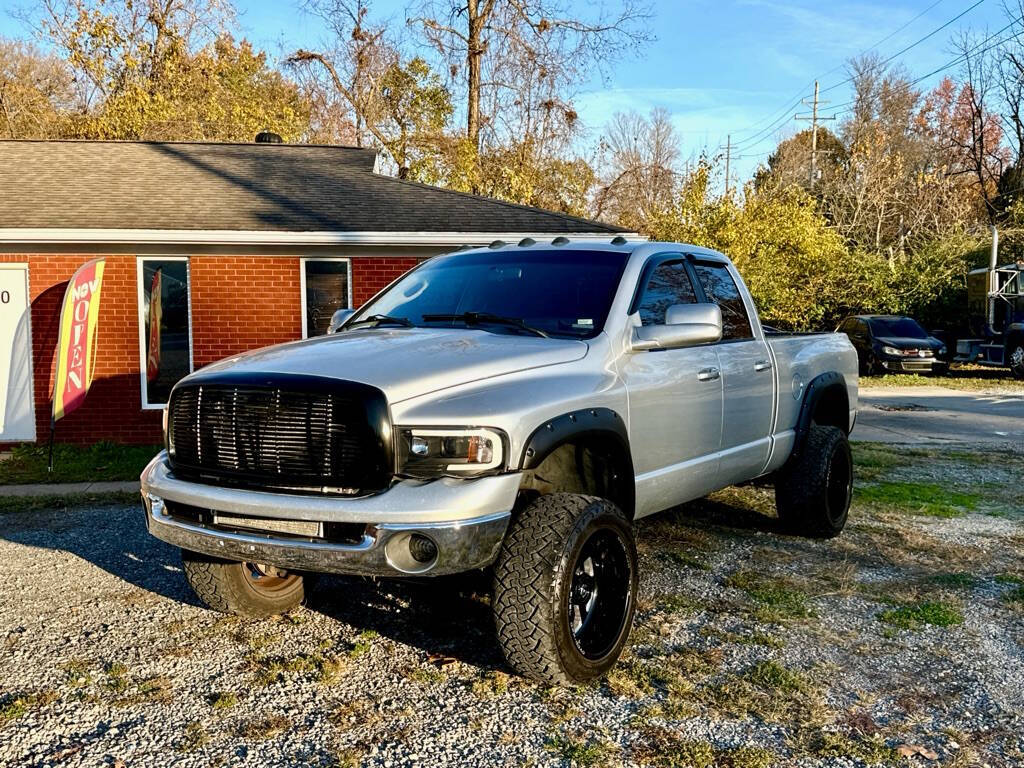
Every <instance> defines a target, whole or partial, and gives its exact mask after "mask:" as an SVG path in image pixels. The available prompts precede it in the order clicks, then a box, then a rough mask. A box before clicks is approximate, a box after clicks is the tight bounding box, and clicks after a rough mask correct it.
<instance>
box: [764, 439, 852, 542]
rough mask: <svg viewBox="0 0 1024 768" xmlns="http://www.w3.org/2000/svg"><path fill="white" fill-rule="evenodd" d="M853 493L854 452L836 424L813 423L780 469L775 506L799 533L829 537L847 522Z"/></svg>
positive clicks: (786, 524)
mask: <svg viewBox="0 0 1024 768" xmlns="http://www.w3.org/2000/svg"><path fill="white" fill-rule="evenodd" d="M852 496H853V455H852V454H851V452H850V442H849V441H848V440H847V439H846V434H845V433H844V432H843V431H842V430H841V429H839V428H838V427H823V426H819V425H817V424H812V425H811V428H810V430H809V431H808V433H807V439H806V440H804V444H803V446H801V448H800V451H799V453H798V454H797V455H796V456H795V457H794V456H791V457H790V458H789V461H787V462H786V464H785V466H783V468H782V469H781V470H779V474H778V477H777V478H776V481H775V507H776V509H777V510H778V513H779V520H781V521H782V524H783V526H785V528H786V529H787V530H789V531H790V532H791V533H795V534H797V535H799V536H810V537H813V538H821V539H830V538H832V537H833V536H838V535H839V534H840V532H841V531H842V530H843V527H844V526H845V525H846V519H847V517H848V516H849V512H850V500H851V498H852Z"/></svg>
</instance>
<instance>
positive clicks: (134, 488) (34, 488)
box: [0, 480, 139, 496]
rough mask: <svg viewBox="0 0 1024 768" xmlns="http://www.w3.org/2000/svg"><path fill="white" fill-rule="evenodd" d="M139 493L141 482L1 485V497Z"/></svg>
mask: <svg viewBox="0 0 1024 768" xmlns="http://www.w3.org/2000/svg"><path fill="white" fill-rule="evenodd" d="M119 492H124V493H138V492H139V481H138V480H128V481H125V482H109V481H108V482H95V483H39V484H33V485H0V496H74V495H77V494H80V493H119Z"/></svg>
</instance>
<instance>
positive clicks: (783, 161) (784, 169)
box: [754, 126, 849, 190]
mask: <svg viewBox="0 0 1024 768" xmlns="http://www.w3.org/2000/svg"><path fill="white" fill-rule="evenodd" d="M812 133H813V131H812V130H811V129H810V128H807V129H805V130H803V131H800V132H799V133H797V134H796V135H794V136H793V137H791V138H789V139H786V140H785V141H782V142H780V143H779V145H778V146H777V147H776V148H775V151H774V152H772V153H771V154H770V155H768V165H767V167H764V166H762V167H761V168H759V169H758V171H757V172H756V174H755V177H754V182H755V184H756V185H757V186H758V188H759V189H761V188H766V187H768V186H772V185H775V186H789V185H790V184H795V185H797V186H799V187H801V188H803V189H806V190H810V189H811V183H810V179H811V175H810V174H811V141H812ZM817 155H818V158H817V169H818V172H819V177H818V179H817V180H816V181H815V186H816V187H818V188H825V189H828V188H829V187H831V186H833V185H834V184H835V182H836V179H837V178H838V177H840V176H841V175H842V174H843V172H844V170H845V168H846V163H847V162H848V160H849V158H848V156H847V152H846V147H845V146H844V145H843V142H842V141H840V140H839V138H838V137H837V136H836V135H835V134H834V133H832V132H831V131H829V130H828V129H827V128H824V127H820V126H819V128H818V151H817Z"/></svg>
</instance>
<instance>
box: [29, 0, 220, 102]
mask: <svg viewBox="0 0 1024 768" xmlns="http://www.w3.org/2000/svg"><path fill="white" fill-rule="evenodd" d="M40 5H41V21H40V22H39V23H38V24H33V23H32V22H31V21H29V20H28V19H25V22H26V23H27V24H29V25H30V26H31V27H32V28H33V29H34V30H35V32H36V34H37V36H38V37H40V38H41V39H42V40H43V41H45V42H47V43H50V44H52V45H53V46H54V48H55V49H56V52H57V53H58V54H59V55H61V56H62V57H63V58H64V59H65V60H66V61H67V62H68V64H69V66H70V67H71V68H72V69H73V70H74V71H75V75H76V77H75V84H76V86H77V87H78V100H79V102H80V105H81V107H82V108H83V109H89V108H92V107H94V106H96V104H97V103H100V102H103V101H107V100H109V99H112V98H116V97H118V96H119V95H121V94H123V93H125V92H126V91H128V90H131V89H141V90H144V91H145V90H153V89H157V90H158V89H159V87H160V84H161V82H162V81H163V79H164V77H165V75H166V74H167V73H168V71H169V70H171V69H173V68H174V67H175V66H176V62H177V61H178V60H180V58H181V56H182V55H183V54H184V53H187V52H192V51H196V50H199V49H201V48H203V47H205V46H207V45H210V44H212V43H213V42H214V40H216V39H217V38H218V37H220V36H221V35H223V34H225V33H227V32H228V31H229V28H230V25H231V23H232V22H233V21H234V17H235V12H234V8H233V6H231V4H230V2H229V0H41V4H40Z"/></svg>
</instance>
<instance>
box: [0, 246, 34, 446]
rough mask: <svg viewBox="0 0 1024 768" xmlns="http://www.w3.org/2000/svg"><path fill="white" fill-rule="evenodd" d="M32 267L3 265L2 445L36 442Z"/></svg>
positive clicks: (0, 267)
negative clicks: (30, 272) (29, 288)
mask: <svg viewBox="0 0 1024 768" xmlns="http://www.w3.org/2000/svg"><path fill="white" fill-rule="evenodd" d="M31 321H32V316H31V307H30V304H29V294H28V264H0V443H5V442H9V441H15V440H35V439H36V416H35V406H34V403H33V402H32V322H31Z"/></svg>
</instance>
